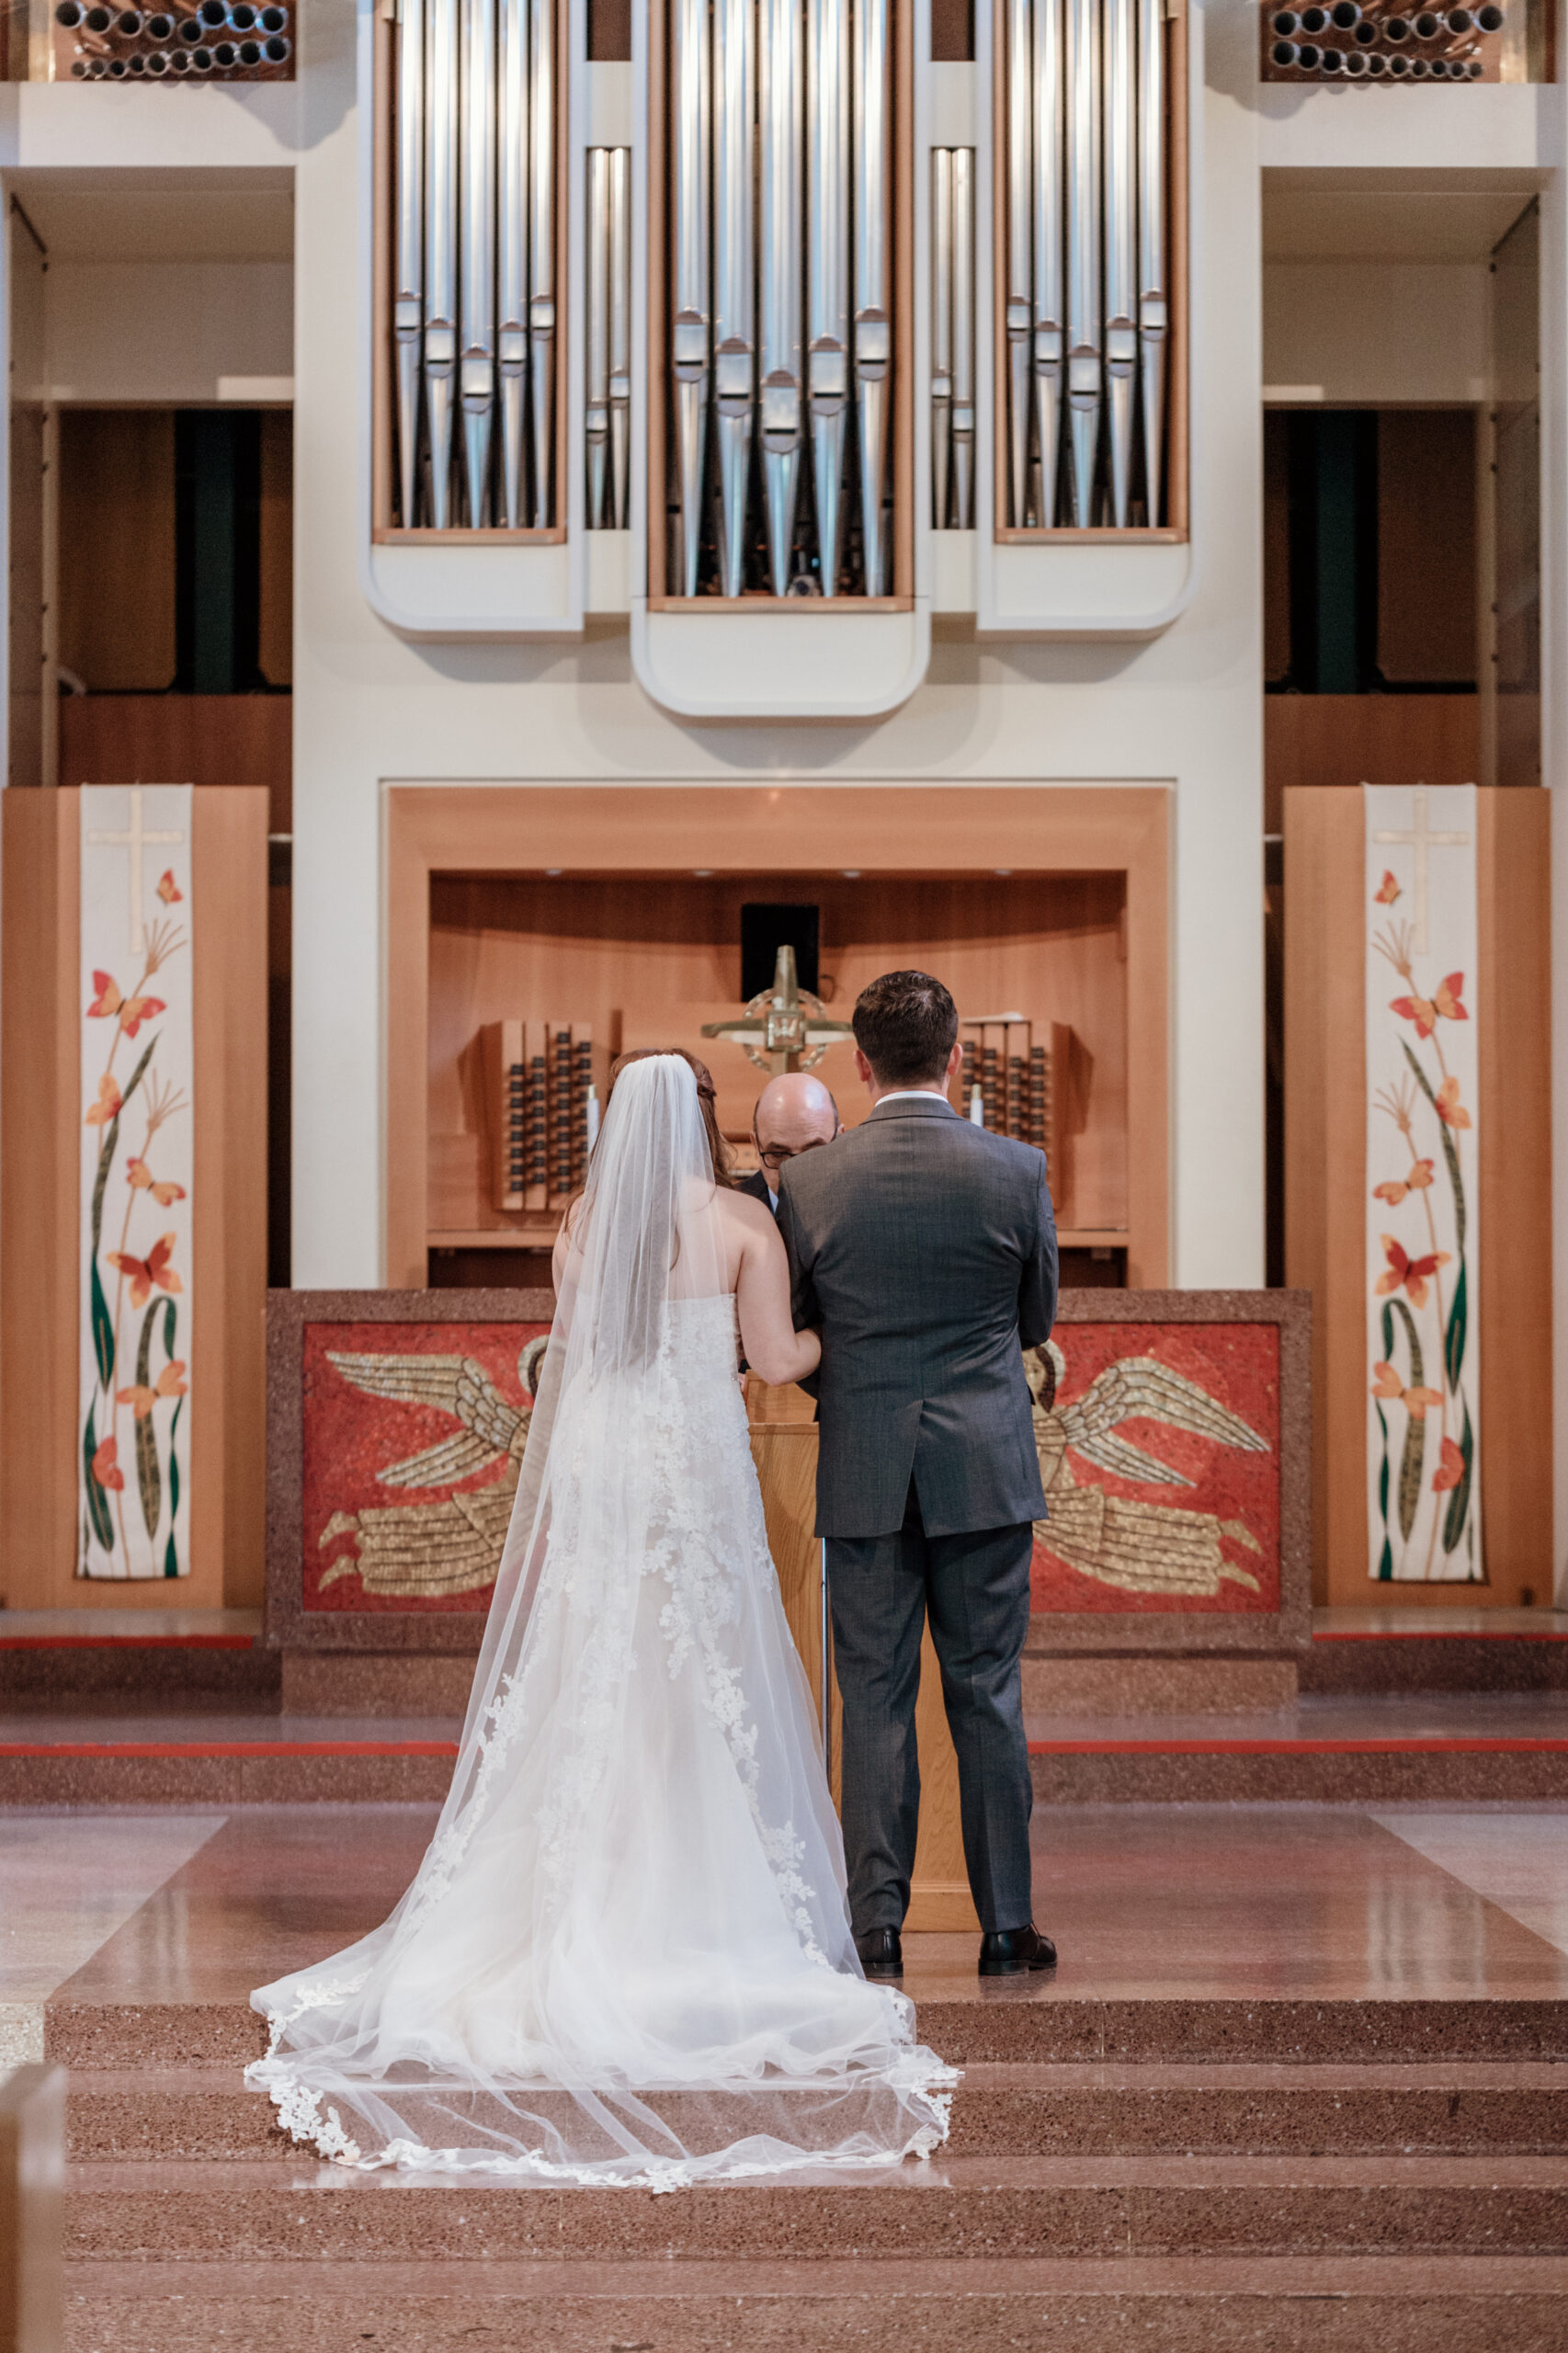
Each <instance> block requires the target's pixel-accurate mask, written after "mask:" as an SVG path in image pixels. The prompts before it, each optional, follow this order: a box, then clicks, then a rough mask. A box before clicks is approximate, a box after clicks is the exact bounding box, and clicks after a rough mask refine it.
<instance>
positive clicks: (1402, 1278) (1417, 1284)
mask: <svg viewBox="0 0 1568 2353" xmlns="http://www.w3.org/2000/svg"><path fill="white" fill-rule="evenodd" d="M1378 1239H1379V1241H1380V1242H1381V1244H1382V1245H1383V1256H1384V1257H1385V1258H1386V1259H1387V1260H1388V1266H1387V1267H1386V1268H1385V1269H1384V1271H1383V1273H1382V1274H1381V1275H1380V1276H1379V1277H1378V1281H1377V1297H1378V1298H1379V1299H1386V1298H1387V1297H1388V1295H1389V1293H1390V1292H1391V1291H1396V1290H1403V1291H1404V1292H1405V1293H1406V1294H1407V1295H1408V1297H1409V1300H1410V1303H1411V1305H1412V1306H1413V1307H1425V1306H1426V1285H1427V1282H1428V1280H1429V1279H1430V1278H1431V1277H1432V1276H1433V1275H1435V1274H1436V1273H1437V1269H1438V1267H1446V1266H1447V1265H1448V1263H1449V1253H1448V1252H1447V1251H1446V1250H1432V1251H1429V1252H1428V1253H1427V1255H1426V1257H1425V1258H1408V1257H1406V1256H1405V1254H1404V1251H1403V1248H1402V1247H1401V1245H1399V1244H1398V1243H1397V1242H1396V1241H1395V1240H1394V1238H1393V1236H1392V1233H1380V1234H1379V1236H1378ZM138 1304H140V1302H138Z"/></svg>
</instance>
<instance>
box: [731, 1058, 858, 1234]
mask: <svg viewBox="0 0 1568 2353" xmlns="http://www.w3.org/2000/svg"><path fill="white" fill-rule="evenodd" d="M841 1126H842V1123H841V1121H840V1120H839V1117H838V1106H837V1104H836V1103H835V1101H834V1099H833V1097H832V1096H831V1095H830V1094H829V1092H828V1090H827V1088H826V1087H825V1086H824V1085H823V1083H822V1081H821V1079H820V1078H813V1077H812V1074H811V1073H810V1071H804V1070H792V1071H786V1072H785V1073H784V1074H782V1076H780V1077H778V1078H770V1079H769V1080H768V1082H767V1086H765V1087H764V1088H763V1090H762V1093H761V1094H760V1095H759V1096H758V1097H757V1098H756V1109H755V1111H754V1112H753V1113H752V1120H751V1140H752V1142H753V1143H754V1144H756V1156H757V1161H758V1164H759V1165H758V1166H757V1167H756V1168H754V1169H753V1170H752V1172H751V1175H750V1176H744V1177H743V1178H742V1179H741V1180H740V1183H739V1185H738V1187H737V1188H736V1189H737V1190H738V1191H740V1192H743V1193H749V1194H750V1195H751V1196H752V1199H754V1200H758V1201H766V1202H767V1206H768V1208H769V1209H770V1210H771V1211H773V1214H774V1215H775V1217H777V1216H778V1172H779V1170H780V1169H781V1168H782V1167H783V1165H784V1164H785V1162H786V1161H787V1160H793V1159H794V1158H795V1156H796V1154H798V1153H802V1152H814V1151H815V1150H816V1149H817V1148H818V1146H819V1145H822V1144H824V1143H832V1142H834V1141H835V1138H836V1137H837V1136H838V1135H839V1133H840V1131H841Z"/></svg>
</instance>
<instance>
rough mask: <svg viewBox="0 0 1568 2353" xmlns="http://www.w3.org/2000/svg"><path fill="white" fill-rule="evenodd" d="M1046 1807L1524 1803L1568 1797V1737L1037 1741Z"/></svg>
mask: <svg viewBox="0 0 1568 2353" xmlns="http://www.w3.org/2000/svg"><path fill="white" fill-rule="evenodd" d="M1029 1774H1030V1779H1031V1781H1032V1783H1033V1787H1034V1793H1035V1796H1036V1798H1037V1799H1038V1800H1039V1802H1040V1804H1042V1805H1057V1806H1066V1805H1176V1804H1200V1805H1241V1804H1252V1805H1257V1804H1266V1803H1267V1804H1276V1805H1308V1804H1312V1805H1389V1804H1398V1803H1404V1802H1426V1803H1436V1802H1442V1803H1445V1804H1460V1803H1463V1804H1473V1803H1476V1802H1481V1803H1487V1804H1493V1803H1501V1802H1507V1803H1510V1804H1516V1805H1517V1804H1520V1803H1527V1802H1530V1803H1533V1802H1538V1801H1540V1800H1543V1799H1563V1798H1568V1736H1564V1737H1561V1738H1558V1737H1553V1736H1540V1737H1531V1736H1521V1737H1517V1738H1514V1737H1509V1736H1507V1735H1502V1736H1498V1737H1486V1736H1477V1737H1474V1738H1466V1737H1464V1736H1462V1735H1443V1736H1440V1737H1437V1738H1434V1739H1430V1740H1424V1739H1421V1738H1419V1737H1410V1736H1395V1737H1392V1738H1390V1739H1386V1740H1379V1739H1376V1738H1374V1737H1367V1738H1364V1739H1358V1740H1354V1741H1336V1740H1333V1739H1325V1740H1317V1739H1313V1738H1312V1737H1310V1736H1308V1737H1302V1738H1292V1739H1288V1740H1276V1739H1270V1738H1269V1737H1267V1735H1262V1736H1259V1735H1254V1734H1252V1733H1247V1732H1245V1731H1244V1730H1241V1729H1239V1728H1235V1726H1234V1720H1232V1728H1231V1729H1228V1730H1227V1731H1225V1732H1224V1733H1218V1732H1216V1733H1213V1734H1212V1735H1208V1734H1205V1735H1203V1736H1201V1737H1199V1738H1195V1739H1191V1740H1185V1739H1143V1738H1133V1739H1119V1738H1115V1737H1108V1738H1106V1739H1096V1738H1094V1737H1089V1738H1085V1739H1078V1738H1074V1739H1073V1740H1071V1741H1060V1742H1059V1741H1052V1740H1050V1739H1036V1740H1031V1741H1030V1743H1029Z"/></svg>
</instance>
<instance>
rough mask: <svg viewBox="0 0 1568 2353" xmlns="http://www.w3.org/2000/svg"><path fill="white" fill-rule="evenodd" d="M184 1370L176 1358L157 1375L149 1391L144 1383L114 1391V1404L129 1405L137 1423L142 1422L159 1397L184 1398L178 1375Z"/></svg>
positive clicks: (181, 1382)
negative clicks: (152, 1387) (153, 1385)
mask: <svg viewBox="0 0 1568 2353" xmlns="http://www.w3.org/2000/svg"><path fill="white" fill-rule="evenodd" d="M184 1370H185V1364H184V1361H183V1359H182V1358H179V1357H176V1358H174V1360H173V1362H172V1363H170V1364H166V1365H165V1367H164V1369H163V1370H162V1372H161V1373H160V1374H159V1375H158V1385H157V1387H156V1388H155V1389H149V1388H148V1387H147V1385H146V1383H145V1381H137V1382H135V1383H134V1384H133V1385H132V1386H131V1388H130V1389H117V1390H116V1391H115V1393H114V1394H115V1404H117V1405H129V1406H130V1407H131V1411H132V1413H133V1414H134V1415H135V1416H136V1418H137V1420H138V1421H139V1422H144V1421H145V1420H146V1418H147V1416H148V1415H149V1414H150V1413H151V1412H152V1410H153V1406H154V1405H155V1404H157V1402H158V1400H159V1398H160V1397H184V1396H186V1395H187V1394H188V1392H187V1388H186V1384H185V1382H184V1381H182V1380H181V1379H180V1375H181V1374H182V1373H183V1372H184Z"/></svg>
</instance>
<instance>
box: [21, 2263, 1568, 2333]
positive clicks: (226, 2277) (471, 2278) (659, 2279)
mask: <svg viewBox="0 0 1568 2353" xmlns="http://www.w3.org/2000/svg"><path fill="white" fill-rule="evenodd" d="M881 2268H882V2267H880V2266H876V2265H872V2264H867V2263H860V2262H831V2261H830V2262H821V2263H790V2262H778V2261H768V2262H757V2263H749V2264H737V2263H720V2262H689V2263H683V2264H680V2265H678V2266H676V2265H672V2264H668V2263H657V2264H643V2263H621V2264H617V2265H614V2266H609V2265H601V2264H577V2263H572V2262H556V2263H539V2264H527V2263H506V2262H484V2263H472V2262H470V2263H435V2264H424V2263H407V2262H402V2261H396V2260H392V2261H388V2262H384V2263H376V2264H351V2263H349V2264H342V2263H331V2262H327V2263H323V2262H315V2263H308V2264H305V2263H301V2264H276V2263H268V2264H253V2263H234V2264H225V2265H222V2266H220V2265H217V2264H212V2263H201V2262H189V2263H165V2262H160V2261H149V2262H146V2263H129V2264H128V2263H112V2262H91V2263H78V2264H73V2265H72V2266H71V2268H70V2270H69V2272H68V2274H67V2290H66V2339H65V2342H66V2353H214V2348H220V2347H221V2348H222V2353H300V2348H301V2347H304V2346H308V2347H310V2348H311V2353H366V2348H367V2347H370V2348H374V2347H383V2348H386V2349H387V2353H457V2348H463V2353H472V2348H474V2347H483V2346H485V2345H492V2344H494V2345H495V2346H498V2347H499V2346H507V2347H511V2346H523V2345H526V2346H528V2347H529V2348H530V2353H844V2348H846V2347H849V2348H852V2353H953V2349H954V2348H962V2347H985V2348H987V2353H990V2349H991V2348H994V2347H1007V2348H1009V2353H1059V2348H1060V2347H1062V2345H1064V2344H1065V2345H1069V2346H1071V2347H1073V2349H1074V2353H1126V2348H1128V2347H1130V2346H1134V2345H1136V2346H1140V2347H1158V2348H1159V2353H1258V2349H1259V2348H1260V2347H1262V2348H1267V2353H1484V2348H1493V2347H1501V2346H1504V2345H1506V2347H1508V2353H1561V2347H1562V2344H1563V2341H1564V2338H1565V2336H1568V2264H1565V2263H1563V2262H1561V2261H1558V2260H1555V2259H1552V2258H1550V2257H1545V2258H1543V2257H1530V2256H1514V2257H1512V2258H1510V2259H1509V2260H1508V2261H1507V2263H1506V2265H1503V2264H1499V2263H1498V2262H1497V2261H1496V2260H1495V2259H1486V2258H1474V2257H1465V2256H1451V2255H1450V2256H1437V2257H1422V2258H1417V2259H1412V2258H1408V2257H1403V2256H1375V2257H1366V2256H1358V2257H1353V2258H1349V2259H1346V2257H1344V2256H1335V2257H1332V2258H1330V2259H1327V2260H1322V2259H1319V2260H1313V2259H1311V2258H1307V2259H1303V2258H1301V2257H1275V2258H1272V2259H1268V2258H1266V2259H1262V2260H1259V2259H1256V2258H1255V2259H1253V2260H1250V2261H1234V2260H1225V2259H1223V2258H1215V2257H1207V2258H1202V2257H1199V2258H1188V2259H1187V2260H1176V2261H1172V2260H1148V2259H1139V2258H1138V2257H1135V2256H1130V2257H1123V2258H1121V2259H1119V2260H1113V2261H1096V2260H1095V2259H1093V2258H1079V2259H1078V2260H1076V2261H1073V2260H1067V2261H1061V2260H1055V2261H1053V2260H1051V2259H1050V2258H1046V2259H1043V2260H1033V2261H1030V2260H1027V2259H1026V2260H1022V2261H1017V2260H1014V2261H1004V2262H996V2263H992V2264H988V2265H987V2266H986V2267H985V2270H984V2276H983V2279H976V2277H975V2267H974V2266H973V2265H971V2264H969V2263H965V2262H942V2261H939V2260H938V2261H934V2262H933V2261H925V2260H920V2259H918V2258H916V2259H911V2260H906V2261H903V2262H901V2263H899V2264H898V2265H897V2267H896V2268H894V2269H893V2270H892V2277H891V2278H888V2279H885V2280H884V2279H882V2278H880V2277H879V2276H878V2274H879V2271H880V2270H881Z"/></svg>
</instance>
